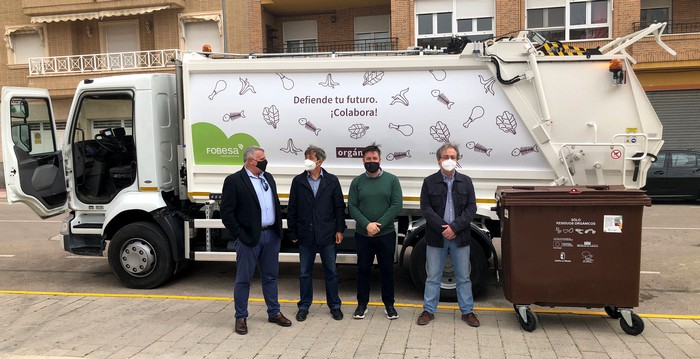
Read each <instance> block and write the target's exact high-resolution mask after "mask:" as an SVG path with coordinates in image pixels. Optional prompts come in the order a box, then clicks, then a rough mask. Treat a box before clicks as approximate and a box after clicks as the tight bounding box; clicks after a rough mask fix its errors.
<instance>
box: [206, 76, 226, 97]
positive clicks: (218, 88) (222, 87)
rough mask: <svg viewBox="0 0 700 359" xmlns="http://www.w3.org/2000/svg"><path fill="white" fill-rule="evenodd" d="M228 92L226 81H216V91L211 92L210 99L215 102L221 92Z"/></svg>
mask: <svg viewBox="0 0 700 359" xmlns="http://www.w3.org/2000/svg"><path fill="white" fill-rule="evenodd" d="M223 90H226V81H224V80H219V81H216V85H214V90H213V91H212V92H211V95H209V99H210V100H213V99H214V96H216V95H217V94H218V93H219V92H221V91H223Z"/></svg>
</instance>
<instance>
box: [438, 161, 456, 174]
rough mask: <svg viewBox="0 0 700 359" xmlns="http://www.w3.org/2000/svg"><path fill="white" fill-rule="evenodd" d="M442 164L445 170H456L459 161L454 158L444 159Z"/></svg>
mask: <svg viewBox="0 0 700 359" xmlns="http://www.w3.org/2000/svg"><path fill="white" fill-rule="evenodd" d="M440 166H441V167H442V169H443V170H445V171H447V172H452V170H454V169H455V167H457V161H455V160H452V159H450V160H444V161H442V163H441V164H440Z"/></svg>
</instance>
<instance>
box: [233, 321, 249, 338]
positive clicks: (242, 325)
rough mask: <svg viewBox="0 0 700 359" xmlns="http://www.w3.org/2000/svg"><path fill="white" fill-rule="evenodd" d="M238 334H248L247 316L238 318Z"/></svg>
mask: <svg viewBox="0 0 700 359" xmlns="http://www.w3.org/2000/svg"><path fill="white" fill-rule="evenodd" d="M234 330H235V331H236V334H240V335H246V334H248V324H247V323H246V320H245V318H236V325H235V326H234Z"/></svg>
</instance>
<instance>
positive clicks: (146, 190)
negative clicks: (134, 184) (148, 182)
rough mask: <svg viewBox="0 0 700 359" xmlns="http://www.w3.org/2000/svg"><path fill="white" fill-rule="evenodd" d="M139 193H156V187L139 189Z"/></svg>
mask: <svg viewBox="0 0 700 359" xmlns="http://www.w3.org/2000/svg"><path fill="white" fill-rule="evenodd" d="M139 191H141V192H158V187H139Z"/></svg>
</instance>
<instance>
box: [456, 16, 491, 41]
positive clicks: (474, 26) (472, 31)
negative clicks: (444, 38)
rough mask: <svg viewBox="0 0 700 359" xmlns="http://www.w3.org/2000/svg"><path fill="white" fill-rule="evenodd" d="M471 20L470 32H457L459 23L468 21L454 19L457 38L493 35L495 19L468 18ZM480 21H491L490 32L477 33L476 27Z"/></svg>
mask: <svg viewBox="0 0 700 359" xmlns="http://www.w3.org/2000/svg"><path fill="white" fill-rule="evenodd" d="M470 19H471V20H472V30H471V31H461V32H460V31H459V21H460V20H468V19H456V20H455V30H456V32H455V34H457V35H458V36H473V35H494V34H495V32H494V29H495V25H496V22H495V19H494V18H492V17H473V18H470ZM481 19H490V20H491V30H488V31H479V29H478V27H477V23H478V20H481Z"/></svg>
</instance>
